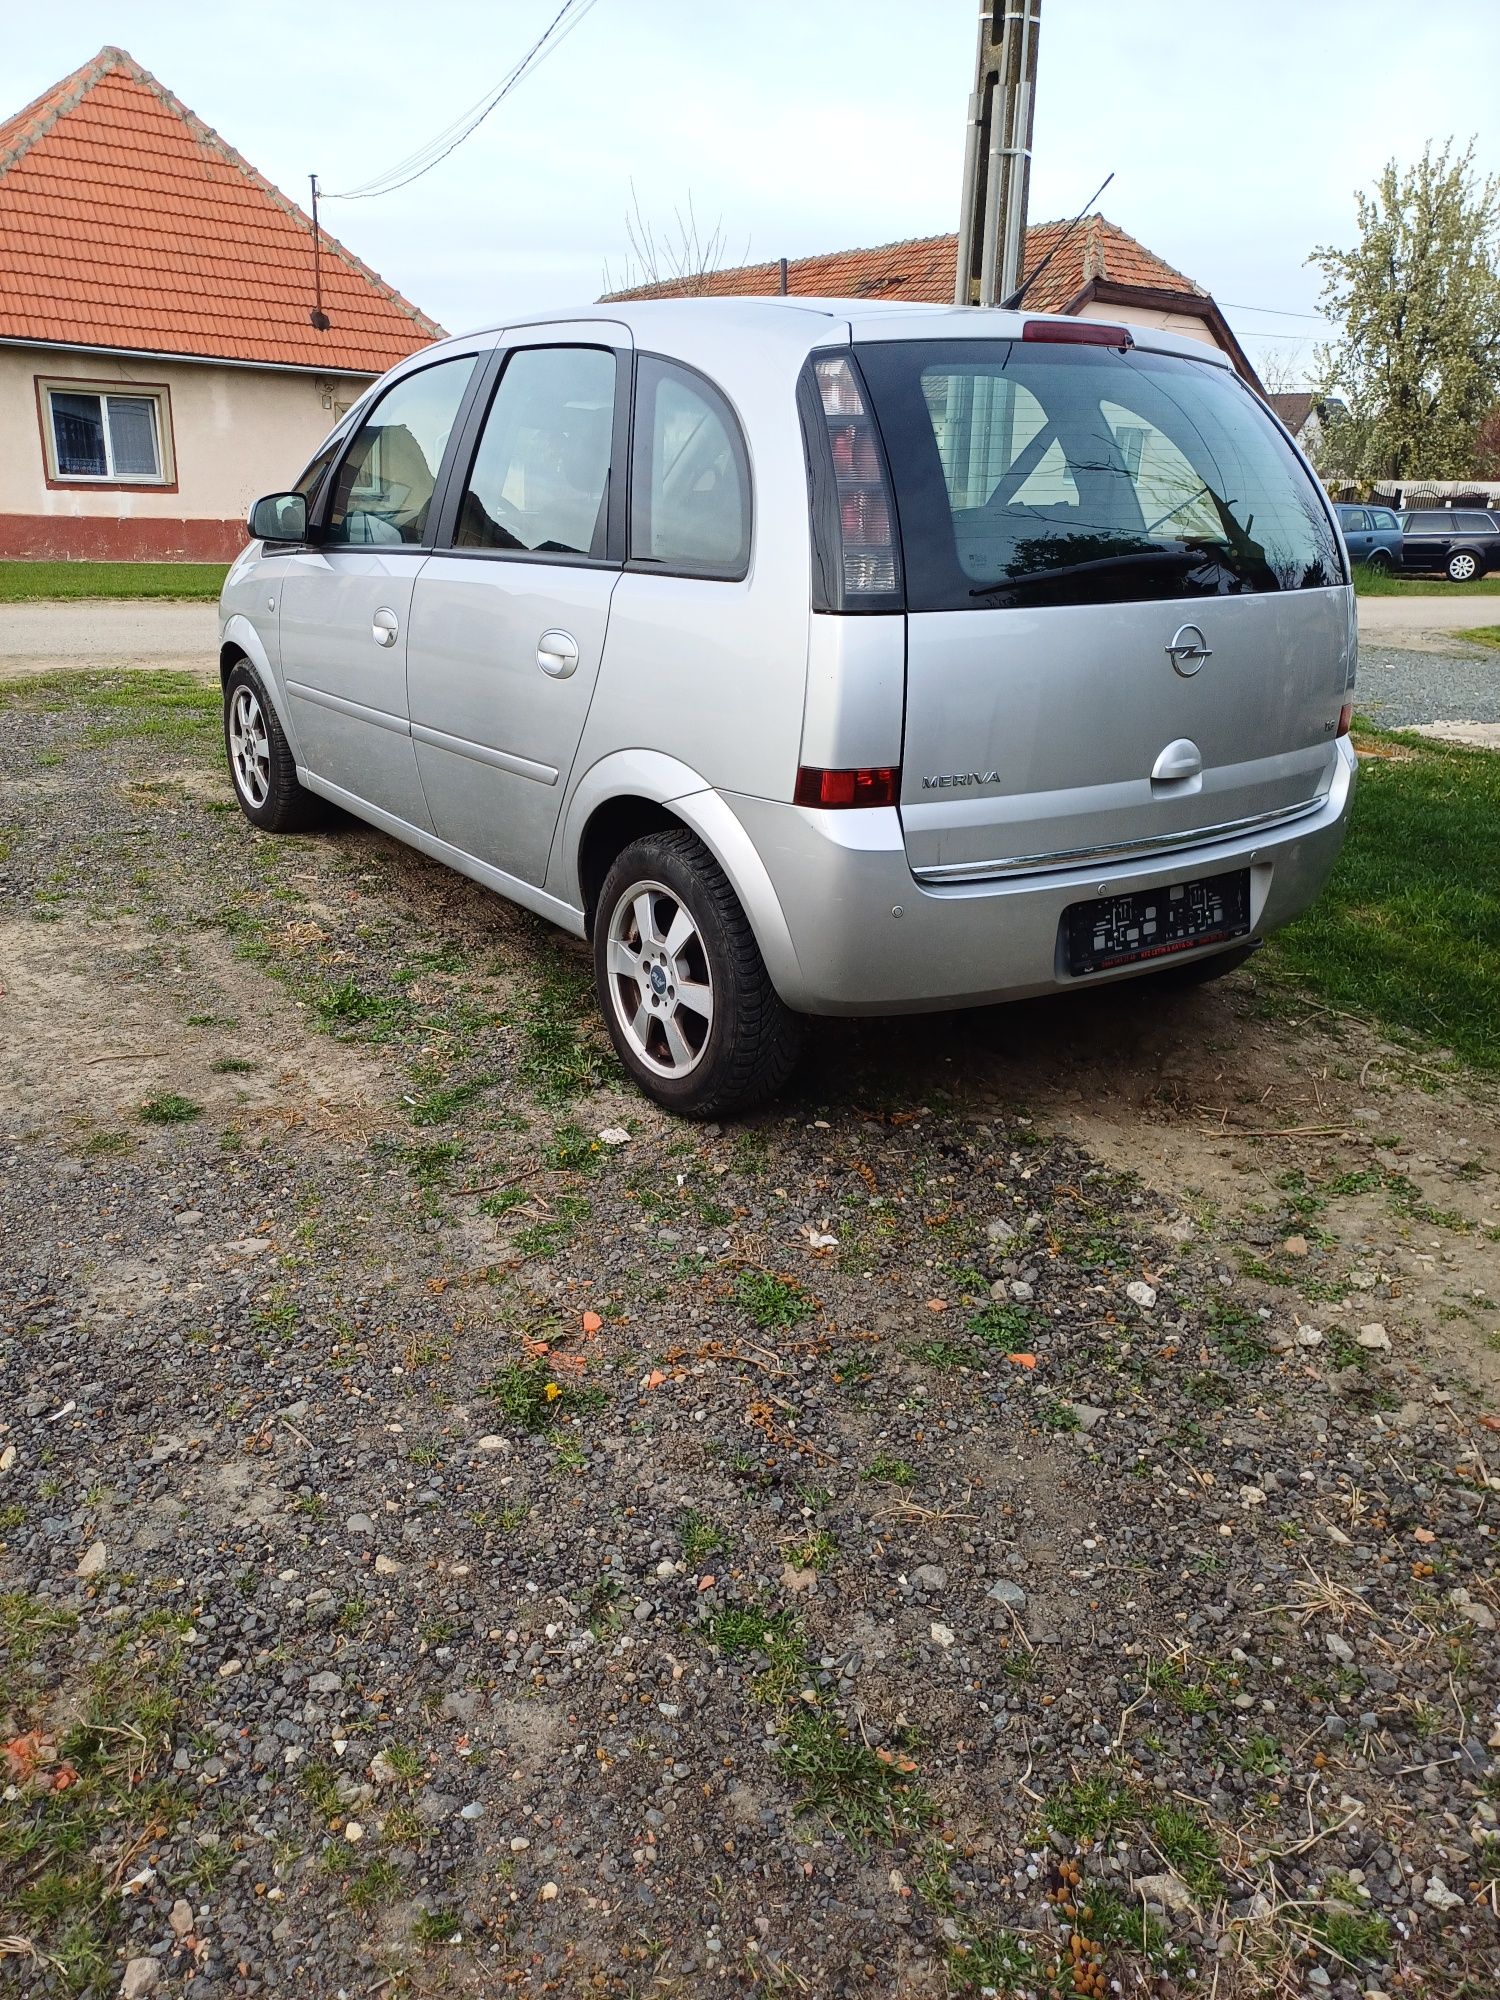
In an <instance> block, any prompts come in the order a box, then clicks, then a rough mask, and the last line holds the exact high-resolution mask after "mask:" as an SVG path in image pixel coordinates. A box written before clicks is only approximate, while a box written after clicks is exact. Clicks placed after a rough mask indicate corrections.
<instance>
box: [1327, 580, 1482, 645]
mask: <svg viewBox="0 0 1500 2000" xmlns="http://www.w3.org/2000/svg"><path fill="white" fill-rule="evenodd" d="M1470 625H1500V592H1497V593H1496V594H1495V595H1494V596H1488V597H1486V596H1479V597H1465V596H1462V595H1460V594H1459V593H1457V592H1454V593H1453V594H1452V595H1451V596H1450V595H1445V594H1440V595H1437V596H1434V597H1362V598H1361V599H1360V600H1359V636H1360V639H1361V641H1362V642H1363V643H1364V644H1366V645H1367V644H1368V643H1369V642H1370V640H1372V639H1374V640H1384V639H1390V640H1393V641H1394V642H1395V644H1396V645H1398V646H1408V647H1410V648H1412V649H1413V650H1414V651H1417V652H1425V651H1426V650H1427V649H1428V648H1429V647H1434V648H1436V649H1438V650H1439V651H1441V650H1442V649H1443V648H1444V647H1445V646H1446V645H1447V643H1448V641H1447V637H1446V635H1447V634H1448V633H1450V632H1462V631H1463V630H1464V629H1465V628H1466V627H1467V626H1470Z"/></svg>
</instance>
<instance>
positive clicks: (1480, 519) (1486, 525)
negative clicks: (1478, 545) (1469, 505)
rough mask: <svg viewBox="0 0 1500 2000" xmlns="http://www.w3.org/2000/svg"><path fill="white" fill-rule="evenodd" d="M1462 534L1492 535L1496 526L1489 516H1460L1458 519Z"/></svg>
mask: <svg viewBox="0 0 1500 2000" xmlns="http://www.w3.org/2000/svg"><path fill="white" fill-rule="evenodd" d="M1456 519H1457V522H1458V528H1459V532H1460V534H1464V535H1492V534H1494V532H1495V524H1494V522H1493V521H1492V520H1491V519H1490V517H1489V515H1488V514H1459V515H1458V516H1457V517H1456Z"/></svg>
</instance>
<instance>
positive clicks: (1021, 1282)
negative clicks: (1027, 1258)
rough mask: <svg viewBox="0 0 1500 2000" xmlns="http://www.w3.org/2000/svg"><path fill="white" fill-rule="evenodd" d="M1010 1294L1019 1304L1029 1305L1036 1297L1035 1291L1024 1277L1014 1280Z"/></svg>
mask: <svg viewBox="0 0 1500 2000" xmlns="http://www.w3.org/2000/svg"><path fill="white" fill-rule="evenodd" d="M1010 1295H1011V1297H1012V1298H1013V1299H1014V1300H1015V1301H1016V1303H1017V1305H1022V1306H1024V1305H1029V1304H1030V1303H1031V1301H1032V1300H1033V1299H1034V1298H1035V1297H1036V1293H1035V1291H1034V1290H1033V1289H1032V1287H1031V1286H1030V1285H1028V1284H1027V1282H1026V1280H1025V1279H1024V1278H1016V1279H1015V1280H1014V1281H1013V1282H1012V1284H1011V1288H1010Z"/></svg>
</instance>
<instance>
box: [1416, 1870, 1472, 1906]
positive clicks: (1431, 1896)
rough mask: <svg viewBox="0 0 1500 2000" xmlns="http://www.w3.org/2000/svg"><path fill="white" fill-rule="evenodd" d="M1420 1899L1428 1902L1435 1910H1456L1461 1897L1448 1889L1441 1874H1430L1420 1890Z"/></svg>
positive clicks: (1461, 1899)
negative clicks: (1424, 1885)
mask: <svg viewBox="0 0 1500 2000" xmlns="http://www.w3.org/2000/svg"><path fill="white" fill-rule="evenodd" d="M1422 1901H1423V1902H1424V1903H1430V1904H1431V1905H1432V1907H1433V1909H1435V1910H1456V1909H1457V1908H1458V1906H1459V1904H1460V1903H1462V1901H1463V1897H1462V1896H1460V1895H1459V1894H1457V1892H1456V1891H1455V1890H1452V1889H1450V1888H1449V1887H1448V1884H1447V1883H1446V1882H1445V1881H1444V1880H1443V1878H1442V1876H1441V1875H1432V1876H1429V1878H1428V1882H1427V1887H1426V1888H1425V1889H1424V1890H1423V1891H1422Z"/></svg>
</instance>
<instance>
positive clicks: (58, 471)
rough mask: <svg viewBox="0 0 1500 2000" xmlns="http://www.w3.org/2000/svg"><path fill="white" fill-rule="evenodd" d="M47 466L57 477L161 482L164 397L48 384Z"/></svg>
mask: <svg viewBox="0 0 1500 2000" xmlns="http://www.w3.org/2000/svg"><path fill="white" fill-rule="evenodd" d="M46 398H47V416H48V429H49V444H50V447H51V449H50V451H49V454H48V456H49V459H50V461H51V463H50V465H49V467H48V470H49V472H50V474H51V476H52V477H53V478H54V479H59V480H71V479H77V480H91V479H92V480H102V481H104V482H106V483H108V484H111V485H120V484H130V485H137V484H139V485H142V486H161V485H164V484H166V483H168V479H169V474H168V473H167V472H166V471H165V470H164V469H163V468H164V466H165V464H166V453H165V452H164V450H163V438H164V433H165V430H166V425H165V421H164V412H163V408H162V401H163V399H162V396H161V395H158V394H154V393H153V394H150V395H137V394H129V393H127V394H119V395H117V394H115V393H114V392H113V391H112V390H107V389H97V390H96V389H85V388H74V387H72V386H69V387H68V388H60V387H55V388H49V389H48V390H47V391H46Z"/></svg>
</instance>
